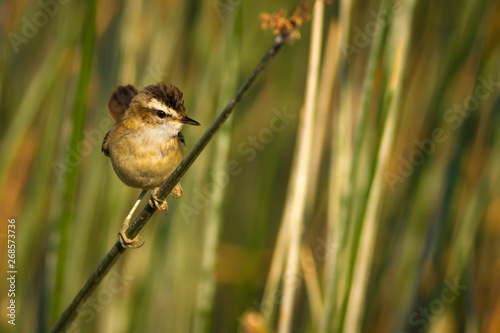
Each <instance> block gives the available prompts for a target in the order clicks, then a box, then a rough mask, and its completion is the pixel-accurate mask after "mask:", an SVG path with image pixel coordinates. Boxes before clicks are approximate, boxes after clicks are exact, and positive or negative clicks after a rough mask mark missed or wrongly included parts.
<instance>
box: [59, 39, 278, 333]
mask: <svg viewBox="0 0 500 333" xmlns="http://www.w3.org/2000/svg"><path fill="white" fill-rule="evenodd" d="M285 41H286V38H285V37H283V36H282V35H277V36H276V37H275V38H274V43H273V45H272V46H271V47H270V48H269V50H268V51H267V53H266V54H265V55H264V57H263V58H262V60H261V61H260V62H259V63H258V65H257V66H256V67H255V68H254V70H253V71H252V73H251V74H250V75H249V77H248V78H247V80H246V81H245V82H244V83H243V85H242V86H241V87H240V88H239V89H238V91H237V92H236V94H235V95H234V96H233V98H232V99H231V100H230V101H229V103H228V104H227V105H226V107H225V108H224V110H222V112H221V113H220V114H219V116H217V118H216V119H215V120H214V122H213V123H212V124H211V125H210V127H209V128H208V129H207V130H206V131H205V133H204V134H203V136H202V137H201V138H200V139H199V140H198V142H197V143H196V144H195V145H194V147H193V149H191V151H190V152H189V153H188V154H187V155H186V157H184V159H183V160H182V162H181V164H179V166H178V167H177V168H176V169H175V170H174V172H173V173H172V174H171V175H170V177H169V178H168V179H167V180H166V181H165V183H164V184H163V185H162V186H161V187H160V189H159V190H158V192H157V197H158V199H160V200H164V199H165V198H166V197H167V195H168V194H169V193H170V191H172V189H173V188H174V186H175V185H176V184H177V183H178V182H179V180H180V179H181V177H182V176H183V175H184V174H185V173H186V171H187V170H188V169H189V167H190V166H191V165H192V164H193V162H194V161H195V160H196V158H197V157H198V156H199V155H200V154H201V152H202V151H203V149H204V148H205V147H206V146H207V144H208V142H209V141H210V140H211V139H212V137H213V136H214V135H215V133H216V132H217V131H218V130H219V129H220V127H221V126H222V124H224V122H225V121H226V119H227V118H228V117H229V116H230V115H231V113H232V112H233V110H234V109H235V108H236V106H237V105H238V103H239V102H240V100H241V99H242V98H243V95H244V94H245V93H246V92H247V91H248V89H250V87H251V86H252V85H253V83H254V82H255V80H256V79H257V77H258V76H259V74H260V73H261V72H262V71H263V70H264V68H265V67H266V66H267V65H268V64H269V61H270V60H271V59H272V58H274V56H275V55H276V54H277V52H278V51H279V50H280V49H281V47H282V46H283V44H284V43H285ZM155 210H156V208H152V207H151V206H150V205H149V204H147V205H146V207H145V208H144V209H143V210H142V211H141V213H140V214H139V215H138V216H137V217H136V218H135V220H134V221H133V222H132V224H131V225H130V227H129V228H128V229H127V232H126V235H127V237H128V238H131V239H133V238H134V237H135V236H137V235H138V234H139V232H140V231H141V229H142V228H143V227H144V226H145V225H146V223H147V222H148V221H149V219H150V218H151V216H152V215H153V213H154V212H155ZM123 252H125V249H124V248H123V247H122V246H121V244H120V242H119V241H117V242H116V243H115V244H114V245H113V247H112V248H111V250H109V252H108V253H107V254H106V256H105V257H104V259H103V260H102V261H101V262H100V263H99V265H98V266H97V268H96V269H95V271H94V272H93V273H92V274H91V275H90V277H89V279H88V280H87V282H85V284H84V285H83V287H82V288H81V289H80V291H79V292H78V294H77V295H76V296H75V298H73V300H72V301H71V303H70V304H69V305H68V307H67V308H66V310H64V312H63V313H62V314H61V316H60V317H59V319H58V320H57V322H56V324H55V325H54V327H53V328H52V330H51V332H64V331H65V330H66V329H68V328H69V326H70V325H71V323H72V321H73V320H74V319H75V318H76V315H77V310H78V308H80V307H81V306H82V305H83V304H84V302H85V301H86V300H87V299H88V298H89V297H90V295H91V294H92V292H93V291H94V290H95V289H96V288H97V286H98V285H99V283H100V282H101V281H102V279H103V278H104V277H105V276H106V274H107V273H108V272H109V270H110V269H111V267H113V265H114V264H115V263H116V261H117V260H118V258H119V257H120V255H122V254H123Z"/></svg>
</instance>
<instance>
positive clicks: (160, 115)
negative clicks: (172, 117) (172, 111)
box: [156, 110, 167, 118]
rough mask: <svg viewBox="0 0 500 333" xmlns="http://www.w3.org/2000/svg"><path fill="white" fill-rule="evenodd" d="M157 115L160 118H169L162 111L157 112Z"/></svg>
mask: <svg viewBox="0 0 500 333" xmlns="http://www.w3.org/2000/svg"><path fill="white" fill-rule="evenodd" d="M156 114H157V115H158V117H160V118H165V117H166V116H167V114H166V113H165V112H164V111H161V110H158V111H156Z"/></svg>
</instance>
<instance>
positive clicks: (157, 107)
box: [146, 98, 172, 114]
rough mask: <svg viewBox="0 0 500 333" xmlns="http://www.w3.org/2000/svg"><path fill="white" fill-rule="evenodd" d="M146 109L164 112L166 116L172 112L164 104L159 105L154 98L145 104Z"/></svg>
mask: <svg viewBox="0 0 500 333" xmlns="http://www.w3.org/2000/svg"><path fill="white" fill-rule="evenodd" d="M146 107H148V108H150V109H154V110H162V111H165V112H166V113H168V114H172V110H171V109H169V108H167V107H166V105H165V104H163V103H161V102H160V101H158V100H157V99H156V98H152V99H151V100H150V101H149V102H148V104H146Z"/></svg>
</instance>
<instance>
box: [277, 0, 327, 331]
mask: <svg viewBox="0 0 500 333" xmlns="http://www.w3.org/2000/svg"><path fill="white" fill-rule="evenodd" d="M323 9H324V3H323V2H320V1H317V2H316V3H315V4H314V10H313V21H312V32H311V46H310V49H311V51H310V59H309V65H308V67H309V68H308V77H307V83H306V97H305V103H304V109H303V111H302V113H301V118H300V125H299V130H298V136H297V146H298V149H297V154H296V155H295V156H294V164H293V169H292V175H291V176H290V178H291V185H290V189H289V193H290V194H289V195H288V196H287V202H286V206H285V212H284V215H283V217H284V218H283V223H285V224H286V225H287V227H288V228H289V231H288V233H289V243H288V244H287V247H288V253H287V258H286V264H285V270H284V276H283V303H282V305H281V309H280V315H279V322H278V332H279V333H288V332H290V331H291V327H292V319H293V316H292V313H293V307H294V302H295V293H296V290H297V288H298V286H299V283H300V279H299V278H298V277H299V267H300V266H299V265H300V260H299V256H300V248H301V244H302V231H303V219H304V214H305V206H306V199H307V197H306V196H307V188H308V184H309V175H310V174H309V169H310V167H311V165H310V160H311V154H312V146H313V141H312V139H313V126H314V118H315V114H316V108H317V90H318V77H319V67H320V55H321V39H322V31H323V11H324V10H323Z"/></svg>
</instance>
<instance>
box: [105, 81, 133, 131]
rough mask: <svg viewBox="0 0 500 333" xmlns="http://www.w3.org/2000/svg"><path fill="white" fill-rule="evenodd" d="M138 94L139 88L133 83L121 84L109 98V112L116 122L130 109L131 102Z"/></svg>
mask: <svg viewBox="0 0 500 333" xmlns="http://www.w3.org/2000/svg"><path fill="white" fill-rule="evenodd" d="M137 94H138V91H137V89H135V87H134V86H133V85H131V84H129V85H127V86H119V87H118V88H116V90H115V91H113V93H112V94H111V96H110V97H109V99H108V113H109V115H110V116H111V118H113V120H114V121H115V122H117V121H118V120H119V119H120V118H121V117H122V116H123V114H124V113H125V111H127V110H128V108H129V106H130V102H132V99H133V98H134V96H135V95H137Z"/></svg>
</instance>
